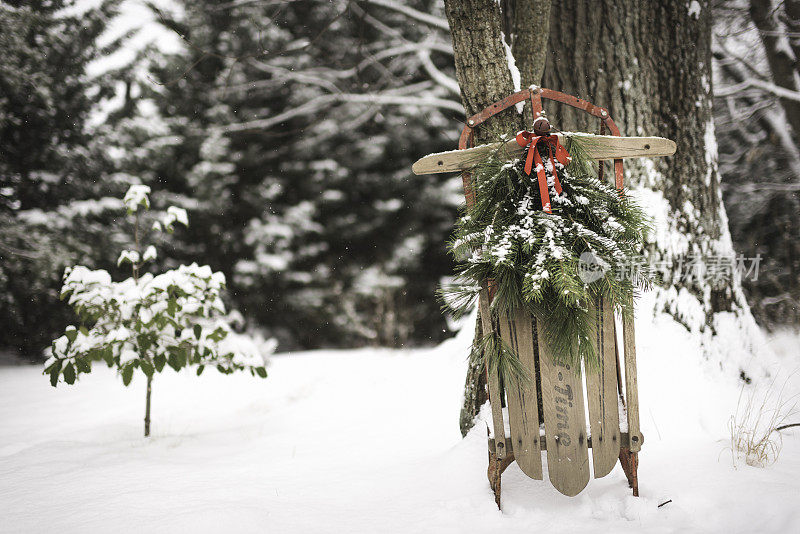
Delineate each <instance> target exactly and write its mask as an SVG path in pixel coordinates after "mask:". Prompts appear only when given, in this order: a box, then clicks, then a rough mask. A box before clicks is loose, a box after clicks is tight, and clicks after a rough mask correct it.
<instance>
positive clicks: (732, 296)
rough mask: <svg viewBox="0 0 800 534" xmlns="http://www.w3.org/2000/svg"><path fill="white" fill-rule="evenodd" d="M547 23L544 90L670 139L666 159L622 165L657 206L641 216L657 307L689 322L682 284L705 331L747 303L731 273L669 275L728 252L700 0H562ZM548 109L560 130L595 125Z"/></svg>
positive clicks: (626, 127) (636, 131)
mask: <svg viewBox="0 0 800 534" xmlns="http://www.w3.org/2000/svg"><path fill="white" fill-rule="evenodd" d="M550 24H551V26H550V28H551V32H550V46H549V49H548V58H547V67H546V73H545V76H544V84H545V86H547V87H553V88H557V89H559V90H561V91H564V92H567V93H572V94H575V95H577V96H581V97H584V98H587V99H588V100H590V101H593V102H595V103H597V104H598V105H602V106H604V107H607V108H608V109H609V111H610V113H611V116H612V117H613V118H614V120H615V121H616V122H617V125H619V127H620V130H621V131H622V134H623V135H663V136H666V137H671V138H672V139H675V141H676V142H677V144H678V150H677V153H676V154H675V156H673V157H670V158H660V159H658V160H656V161H650V160H639V161H636V160H634V161H631V162H629V163H626V169H627V170H628V171H629V174H630V176H629V177H626V179H628V180H629V182H628V183H630V184H632V185H633V186H634V187H636V188H645V189H646V190H647V196H648V197H649V198H650V203H649V204H648V206H647V207H648V208H651V209H653V211H659V209H658V208H659V204H661V205H663V208H664V209H663V210H662V211H661V213H651V214H652V215H653V216H654V217H655V218H656V225H657V231H656V233H655V234H656V241H655V243H653V244H652V247H651V250H650V251H649V252H650V253H651V254H652V255H654V257H655V259H656V260H657V261H659V262H664V264H665V275H666V276H665V280H664V284H663V286H664V287H665V288H666V289H668V291H666V292H664V295H663V296H664V298H663V299H661V300H660V302H661V304H662V305H663V307H664V309H666V310H667V311H670V312H671V313H672V314H673V315H674V316H675V317H676V319H678V320H679V321H682V322H683V323H684V324H686V326H687V327H689V328H692V329H694V328H696V327H697V325H696V324H690V323H694V322H696V320H697V313H696V311H697V310H698V308H697V307H695V312H693V313H691V314H690V312H689V311H688V310H685V309H680V307H679V305H678V303H677V293H678V292H680V291H681V290H682V289H684V288H685V289H687V290H688V291H689V292H690V293H691V294H692V295H694V296H695V297H696V298H697V300H698V301H699V303H700V309H701V310H702V314H703V315H704V323H705V324H704V325H703V326H705V327H708V328H710V329H711V330H713V325H714V315H715V314H716V313H718V312H721V311H730V310H734V311H735V310H742V309H746V308H747V304H746V302H744V298H743V296H742V294H741V291H740V287H739V283H738V282H739V280H738V279H737V277H735V276H732V277H728V278H727V279H719V280H702V279H696V278H695V279H692V280H686V279H679V278H678V276H679V275H680V273H681V272H684V273H685V272H686V263H685V262H684V263H681V260H680V259H679V258H681V257H684V258H688V259H690V260H691V259H696V258H701V257H702V258H710V257H714V256H721V255H730V254H732V252H733V249H732V244H731V241H730V233H729V230H728V221H727V218H726V215H725V209H724V207H723V205H722V197H721V194H720V185H719V174H718V172H717V161H716V158H717V153H716V140H715V137H714V125H713V122H712V117H711V100H712V88H711V10H710V6H709V5H708V2H707V1H704V2H692V3H690V4H689V5H687V3H686V2H685V1H683V0H602V1H598V2H592V5H591V10H589V9H588V6H587V3H586V2H582V1H580V0H562V2H560V3H559V8H558V9H557V10H554V11H553V15H552V18H551V21H550ZM551 108H554V106H551ZM558 111H559V112H560V113H557V114H556V115H555V116H554V117H555V119H554V122H555V123H556V124H557V125H558V126H559V127H561V128H562V129H573V128H577V129H587V128H596V127H597V123H596V122H594V121H593V122H590V121H588V119H587V115H585V114H583V115H582V116H579V115H578V114H576V113H573V112H572V111H571V110H558ZM651 192H654V193H655V194H656V195H655V196H654V195H653V194H651ZM661 197H663V201H666V204H664V203H663V201H662V200H661ZM654 204H655V205H654ZM690 315H691V317H690Z"/></svg>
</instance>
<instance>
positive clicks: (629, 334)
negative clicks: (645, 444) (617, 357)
mask: <svg viewBox="0 0 800 534" xmlns="http://www.w3.org/2000/svg"><path fill="white" fill-rule="evenodd" d="M631 299H633V297H632V296H631ZM622 339H623V342H622V350H623V352H624V358H625V406H626V407H627V412H628V434H630V440H631V444H630V450H631V452H639V450H640V449H641V448H642V441H643V440H642V434H641V432H640V430H639V385H638V382H637V380H636V331H635V330H634V327H633V317H628V318H625V317H623V318H622Z"/></svg>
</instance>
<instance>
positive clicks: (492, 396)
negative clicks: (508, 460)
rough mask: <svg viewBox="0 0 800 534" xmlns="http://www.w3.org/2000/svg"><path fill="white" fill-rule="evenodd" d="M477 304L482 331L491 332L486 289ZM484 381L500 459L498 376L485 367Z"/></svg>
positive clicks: (502, 444) (502, 429) (501, 428)
mask: <svg viewBox="0 0 800 534" xmlns="http://www.w3.org/2000/svg"><path fill="white" fill-rule="evenodd" d="M478 304H479V306H480V311H481V322H482V323H483V331H484V332H493V331H494V325H493V324H492V320H491V312H490V311H489V293H488V291H487V290H486V289H483V290H481V292H480V295H479V297H478ZM486 383H487V385H488V386H489V405H490V406H491V408H492V428H493V430H494V436H495V440H496V442H497V453H496V454H497V459H498V460H502V459H504V458H505V457H506V452H505V451H506V447H505V437H506V429H505V424H504V423H503V397H502V393H501V389H500V377H499V376H497V372H492V371H491V370H490V369H488V368H487V369H486Z"/></svg>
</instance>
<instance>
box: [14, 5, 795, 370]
mask: <svg viewBox="0 0 800 534" xmlns="http://www.w3.org/2000/svg"><path fill="white" fill-rule="evenodd" d="M775 5H776V6H777V8H775V7H773V3H772V2H770V1H769V0H749V1H747V0H741V1H715V2H712V5H711V8H712V9H713V17H714V28H713V32H714V35H713V43H714V44H713V61H714V80H713V84H714V94H715V100H714V115H715V125H716V133H717V140H718V144H719V165H720V167H719V168H720V173H721V176H722V182H723V193H724V201H725V207H726V210H727V213H728V218H729V223H730V229H731V233H732V236H733V240H734V245H735V248H736V250H737V252H740V253H743V254H744V255H745V256H748V257H753V256H756V254H761V256H762V258H763V260H762V263H761V269H760V273H759V277H758V279H757V280H752V279H746V280H744V281H743V284H744V289H745V291H746V294H747V297H748V301H749V303H750V305H751V308H752V311H753V314H754V315H755V317H756V319H757V320H758V322H759V323H760V324H761V325H762V326H764V327H766V328H767V329H774V328H778V327H785V326H791V327H795V328H796V327H798V325H800V315H799V314H800V311H799V310H798V302H799V301H800V220H798V217H797V214H798V213H800V204H799V202H800V197H798V190H800V185H799V184H800V148H798V146H800V145H798V142H797V141H798V139H797V134H795V133H794V132H800V71H798V58H800V2H795V1H789V0H786V1H784V2H782V3H780V4H775ZM554 11H557V10H554ZM554 16H555V14H554ZM0 48H1V49H2V51H3V53H2V55H0V225H1V226H2V229H3V230H2V233H0V321H2V324H3V328H2V330H0V350H2V351H4V352H5V353H6V354H9V355H12V357H14V358H21V359H27V360H40V359H42V351H43V349H44V348H45V347H47V346H48V345H49V343H50V341H51V340H52V339H54V338H55V337H57V335H58V334H59V333H60V332H63V329H64V327H65V325H66V324H68V323H69V322H71V321H73V320H74V319H73V315H72V311H71V310H70V309H69V308H68V306H67V305H65V304H64V303H62V302H61V301H60V300H59V298H58V295H59V289H60V287H61V278H62V275H63V272H64V269H65V267H67V266H70V265H75V264H82V265H87V266H89V267H91V268H103V269H107V270H109V272H111V273H112V275H119V274H122V273H123V270H120V269H119V268H118V267H117V266H116V265H115V261H116V251H117V250H119V249H120V248H124V246H126V245H127V244H128V240H129V239H130V237H129V235H130V234H129V228H128V226H127V224H128V223H127V222H126V220H125V218H124V217H121V216H119V214H120V213H121V206H122V204H121V200H119V199H120V198H121V197H122V196H123V194H124V193H125V191H126V190H127V188H128V186H129V185H131V184H134V183H141V184H145V185H148V186H150V187H151V188H152V191H153V195H152V197H151V198H152V200H153V203H154V208H155V209H159V208H162V209H163V208H164V207H166V206H167V205H176V206H180V207H183V208H185V209H186V210H187V211H188V212H189V214H190V219H191V221H192V224H191V226H190V227H189V228H188V229H186V230H181V231H178V232H176V233H175V234H173V235H171V236H170V237H169V243H168V247H167V249H166V250H165V253H162V254H161V256H160V257H159V260H158V262H157V264H156V265H154V266H153V268H154V269H160V268H162V267H163V268H172V267H175V266H177V265H179V264H181V263H188V262H191V261H195V260H199V261H200V262H201V263H207V264H209V265H210V266H211V267H212V269H214V270H220V271H222V272H224V273H225V275H226V277H227V280H228V291H227V295H226V299H227V301H228V302H227V303H228V309H230V310H235V311H234V312H232V313H233V314H234V315H235V317H233V319H235V321H234V323H235V324H237V326H238V328H240V329H248V330H255V331H261V332H262V333H263V334H264V335H265V336H266V337H274V338H276V339H277V340H278V341H279V343H280V348H281V349H284V350H289V349H297V348H317V347H337V346H363V345H388V346H404V345H420V344H431V343H434V342H438V341H440V340H442V339H444V338H445V337H448V336H449V335H451V334H450V331H449V328H448V324H447V322H446V318H445V317H443V315H442V313H441V311H440V307H439V303H438V302H437V300H436V298H435V289H436V287H437V285H438V284H439V283H440V281H441V280H442V279H443V278H444V277H447V276H449V275H450V273H451V272H452V269H453V263H452V261H451V259H450V258H449V257H448V256H447V254H446V249H445V242H446V240H447V238H448V235H449V233H450V231H451V228H452V223H453V221H454V219H455V217H456V213H457V209H458V206H459V205H460V203H461V202H462V198H463V197H462V194H461V182H460V178H459V177H454V176H451V175H428V176H414V175H413V174H412V173H411V170H410V167H411V163H412V162H413V161H414V160H416V159H417V158H419V157H420V156H422V155H424V154H427V153H430V152H436V151H442V150H450V149H452V148H454V147H455V145H456V139H457V135H458V132H459V130H460V124H461V122H462V121H463V116H464V112H463V107H462V104H461V100H460V97H459V89H458V85H457V83H456V82H455V74H454V68H453V57H452V47H451V44H450V36H449V33H448V27H447V23H446V20H445V19H444V15H443V12H442V5H441V2H438V1H427V0H424V1H423V0H420V1H417V0H408V1H406V2H400V1H394V0H358V1H355V0H353V1H346V0H341V1H335V2H328V1H312V0H310V1H303V0H299V1H294V2H281V1H271V0H231V1H211V0H199V1H194V2H186V1H182V0H160V1H157V2H152V3H143V2H139V1H136V0H128V1H124V2H117V1H91V0H80V1H78V2H71V1H69V0H32V1H4V2H0ZM555 89H558V88H555ZM581 96H583V95H581ZM598 104H600V105H603V103H602V102H598ZM611 111H612V115H613V109H612V110H611ZM647 134H648V135H664V136H667V137H670V136H674V135H676V134H677V133H676V132H647Z"/></svg>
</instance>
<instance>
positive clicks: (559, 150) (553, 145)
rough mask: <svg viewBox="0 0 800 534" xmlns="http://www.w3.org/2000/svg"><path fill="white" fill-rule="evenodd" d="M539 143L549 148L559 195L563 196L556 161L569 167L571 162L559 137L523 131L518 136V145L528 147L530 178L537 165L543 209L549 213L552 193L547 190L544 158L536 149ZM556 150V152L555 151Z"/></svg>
mask: <svg viewBox="0 0 800 534" xmlns="http://www.w3.org/2000/svg"><path fill="white" fill-rule="evenodd" d="M538 143H543V144H544V145H545V146H547V152H548V154H549V155H550V164H551V165H552V166H553V179H554V180H555V184H554V187H555V190H556V193H558V194H559V195H560V194H561V190H562V189H561V182H559V181H558V172H557V171H556V161H558V162H559V163H561V164H562V165H563V166H565V167H566V166H567V165H568V164H569V162H570V155H569V152H567V149H566V148H564V147H563V146H561V143H559V142H558V136H557V135H539V136H537V135H535V134H534V133H533V132H529V131H527V130H522V131H521V132H519V133H518V134H517V144H519V146H521V147H528V157H527V158H526V159H525V174H527V175H528V176H530V174H531V170H532V169H533V164H534V163H535V164H536V176H537V177H538V181H539V195H540V196H541V197H542V209H543V210H544V211H546V212H547V213H552V212H551V211H550V191H549V189H548V188H547V175H546V174H545V172H544V163H543V162H542V156H541V154H539V151H538V150H537V149H536V145H537V144H538ZM553 149H555V150H553Z"/></svg>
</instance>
